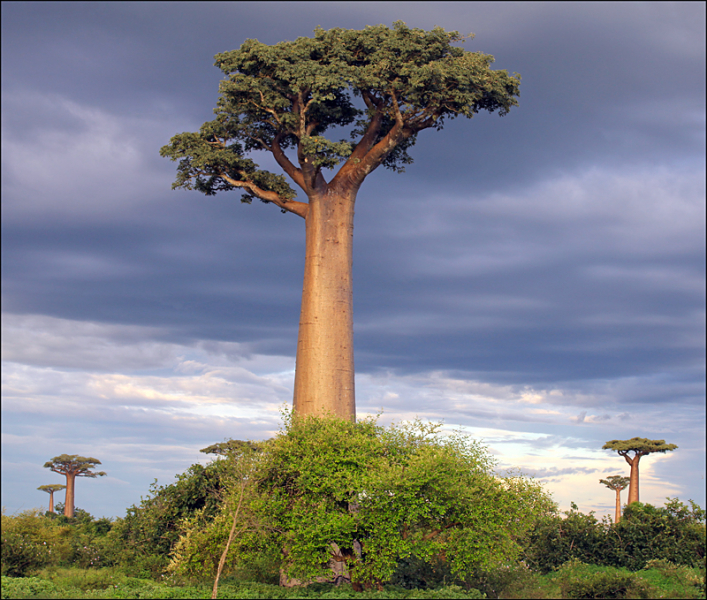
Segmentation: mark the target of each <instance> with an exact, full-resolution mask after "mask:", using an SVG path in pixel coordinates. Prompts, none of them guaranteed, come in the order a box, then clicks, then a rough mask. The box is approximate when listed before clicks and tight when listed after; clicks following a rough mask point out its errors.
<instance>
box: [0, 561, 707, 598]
mask: <svg viewBox="0 0 707 600" xmlns="http://www.w3.org/2000/svg"><path fill="white" fill-rule="evenodd" d="M510 575H511V576H510V577H509V573H508V572H505V573H498V574H487V575H486V576H485V577H483V578H480V579H479V581H478V586H477V587H478V588H479V589H480V590H482V591H479V590H477V589H470V590H465V589H464V588H462V587H460V586H456V585H448V586H443V587H438V588H436V589H427V590H421V589H413V590H410V589H405V588H403V587H400V586H395V585H386V586H384V589H383V590H381V591H378V590H367V591H366V592H364V593H357V592H355V591H354V590H353V589H352V588H351V586H346V585H343V586H340V587H336V586H334V585H330V584H313V585H310V586H309V587H306V588H282V587H279V586H277V585H270V584H265V583H253V582H245V581H239V580H238V579H235V578H229V577H226V578H224V579H223V580H222V582H221V584H220V585H219V594H218V597H219V598H420V599H423V598H430V599H433V598H485V597H488V598H705V586H704V571H700V570H698V569H691V568H688V567H684V566H678V565H674V564H672V563H670V562H668V561H662V560H661V561H651V563H649V565H648V566H647V567H646V568H645V569H643V570H641V571H638V572H631V571H628V570H626V569H616V568H611V567H598V566H595V565H586V564H583V563H580V562H578V561H570V562H568V563H565V565H563V566H562V568H560V569H559V570H557V571H555V572H553V573H549V574H547V575H541V574H539V573H535V572H532V571H530V570H526V569H519V570H515V571H513V572H512V573H510ZM211 585H212V584H211V583H201V584H192V585H181V586H180V585H175V584H174V583H170V582H156V581H153V580H151V579H138V578H135V577H127V576H125V575H123V574H121V573H120V571H118V570H117V569H112V568H104V569H77V568H71V569H45V570H44V571H42V572H40V573H39V576H38V577H17V578H14V577H3V578H2V597H3V598H79V599H80V598H211Z"/></svg>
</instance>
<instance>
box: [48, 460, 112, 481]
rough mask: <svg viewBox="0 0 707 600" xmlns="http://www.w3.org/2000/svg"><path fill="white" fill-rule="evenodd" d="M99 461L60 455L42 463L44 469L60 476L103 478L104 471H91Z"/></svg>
mask: <svg viewBox="0 0 707 600" xmlns="http://www.w3.org/2000/svg"><path fill="white" fill-rule="evenodd" d="M100 464H101V461H100V460H98V459H97V458H91V457H86V456H79V455H78V454H60V455H59V456H55V457H54V458H52V459H51V460H49V461H47V462H45V463H44V468H45V469H49V470H51V471H54V472H55V473H60V474H61V475H75V476H76V477H103V476H104V475H106V473H105V472H104V471H99V472H94V471H91V469H93V468H94V467H95V466H96V465H100Z"/></svg>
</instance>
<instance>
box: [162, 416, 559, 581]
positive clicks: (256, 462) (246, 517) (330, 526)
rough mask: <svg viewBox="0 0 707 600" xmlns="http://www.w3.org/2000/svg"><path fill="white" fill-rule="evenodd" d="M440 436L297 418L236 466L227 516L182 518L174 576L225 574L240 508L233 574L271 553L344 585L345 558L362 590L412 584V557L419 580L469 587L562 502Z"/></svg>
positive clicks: (291, 572) (426, 428) (428, 429)
mask: <svg viewBox="0 0 707 600" xmlns="http://www.w3.org/2000/svg"><path fill="white" fill-rule="evenodd" d="M439 429H440V426H439V425H435V424H425V423H421V422H415V423H412V424H405V425H399V426H391V427H388V428H384V427H380V426H378V425H377V424H376V422H375V420H374V419H366V420H361V421H358V422H356V423H351V422H349V421H345V420H337V419H325V418H306V419H296V418H294V417H287V418H286V422H285V426H284V429H283V431H282V432H281V433H280V434H279V435H278V436H277V437H276V438H274V439H272V440H269V441H268V442H267V443H265V444H262V445H261V446H260V448H259V449H258V450H257V452H256V451H253V452H252V453H250V454H249V453H247V452H245V450H244V451H243V452H242V453H241V454H240V455H239V457H238V459H237V460H235V459H234V460H231V462H230V467H229V468H230V471H231V472H232V473H235V472H237V473H239V475H238V476H236V477H233V478H232V479H231V482H230V483H228V484H226V485H225V487H224V491H225V493H224V498H223V501H222V503H221V505H220V509H221V511H220V514H219V515H217V516H216V517H213V518H207V517H206V511H204V512H203V513H196V512H194V513H192V516H191V517H189V518H185V519H182V520H181V521H180V522H179V527H180V529H181V537H180V540H179V542H178V543H176V544H175V545H174V549H173V551H172V563H171V565H170V571H171V572H174V573H176V574H179V575H181V576H185V577H193V578H199V577H202V578H203V577H206V576H213V574H214V572H215V569H216V565H217V564H218V562H219V559H220V556H221V553H222V551H223V549H224V547H225V545H226V540H227V538H228V534H229V531H230V529H231V526H232V524H233V518H234V515H235V514H236V511H237V510H238V511H240V512H239V513H238V514H239V516H238V520H237V523H236V530H237V532H238V533H237V535H235V538H234V540H233V543H232V545H231V549H230V551H229V556H228V560H227V563H226V570H225V571H224V574H227V573H228V572H232V570H233V569H234V567H236V566H238V565H240V566H246V565H249V564H252V562H253V560H254V559H255V558H256V557H260V558H261V559H262V558H263V557H266V562H268V561H271V562H274V563H275V564H279V565H280V566H281V567H282V568H283V570H284V571H285V573H286V574H287V575H288V576H289V577H293V578H297V579H298V580H300V581H312V580H315V579H316V578H332V571H331V567H330V564H329V561H330V558H331V557H332V553H333V552H335V553H336V556H337V557H338V558H339V559H340V561H339V564H340V565H342V566H343V569H344V572H345V573H348V574H349V575H350V577H351V579H352V580H353V581H355V582H357V583H361V584H369V585H377V584H378V583H380V582H386V581H390V580H391V578H392V579H393V580H394V581H398V582H400V583H403V584H405V585H408V586H411V585H413V584H414V582H413V581H412V580H411V576H412V575H411V570H410V569H409V568H408V569H407V574H405V573H403V572H401V569H402V570H403V571H405V567H404V565H405V564H406V561H408V562H410V561H412V563H415V564H416V565H418V566H419V567H420V569H418V571H420V573H421V577H422V578H421V579H420V578H419V577H418V581H417V584H418V585H420V584H421V585H425V586H429V585H436V584H437V583H439V582H440V581H441V582H445V576H444V575H443V576H442V577H439V574H438V575H434V570H435V569H436V568H438V567H439V569H441V570H440V573H450V574H454V576H455V577H458V578H459V580H460V581H466V578H467V574H468V573H470V572H471V571H472V570H473V569H476V568H479V567H483V566H484V565H487V564H497V563H499V562H512V561H513V560H514V559H515V558H516V557H517V555H518V554H519V552H520V551H521V544H522V542H523V540H524V538H525V536H526V535H527V532H528V530H529V529H530V528H531V526H532V524H533V522H534V520H536V519H537V517H538V516H539V515H540V514H544V513H545V512H547V511H548V510H550V509H551V508H552V506H553V505H552V503H551V501H550V500H549V498H548V496H547V494H546V493H545V492H544V491H543V490H542V489H541V488H540V486H538V485H537V484H535V483H534V482H532V481H531V480H528V479H526V478H524V477H506V478H502V477H497V476H496V475H495V474H494V473H493V463H492V460H491V456H490V454H489V453H488V451H487V450H486V449H485V448H484V447H483V446H481V445H479V444H478V443H477V442H474V441H473V440H470V439H469V438H467V437H465V436H462V435H450V436H447V435H442V434H441V433H440V431H439ZM227 460H230V459H226V460H223V461H221V462H226V461H227ZM238 507H240V508H238ZM359 544H360V545H359ZM283 556H284V558H283ZM441 556H444V557H445V558H444V559H443V562H444V563H445V564H444V565H441V564H438V563H439V560H440V557H441ZM413 557H414V558H413ZM423 565H424V566H423ZM423 571H424V572H423ZM396 572H397V573H398V575H397V576H396ZM446 581H447V582H449V579H447V580H446Z"/></svg>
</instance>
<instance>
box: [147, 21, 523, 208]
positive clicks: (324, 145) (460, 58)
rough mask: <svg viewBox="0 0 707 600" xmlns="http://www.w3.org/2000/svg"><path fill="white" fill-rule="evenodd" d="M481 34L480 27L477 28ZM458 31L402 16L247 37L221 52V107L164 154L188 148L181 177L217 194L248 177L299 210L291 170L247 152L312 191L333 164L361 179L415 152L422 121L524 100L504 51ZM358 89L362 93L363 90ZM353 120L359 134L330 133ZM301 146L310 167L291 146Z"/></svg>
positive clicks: (253, 187) (259, 193)
mask: <svg viewBox="0 0 707 600" xmlns="http://www.w3.org/2000/svg"><path fill="white" fill-rule="evenodd" d="M469 37H471V36H469ZM464 39H465V38H464V36H461V35H460V34H459V33H458V32H456V31H452V32H446V31H445V30H444V29H442V28H441V27H435V28H434V29H433V30H431V31H424V30H422V29H413V28H409V27H408V26H407V25H405V23H403V22H402V21H397V22H396V23H395V24H394V26H393V28H392V29H390V28H388V27H385V26H383V25H377V26H374V27H370V26H369V27H366V28H365V29H363V30H350V29H341V28H335V29H331V30H328V31H325V30H323V29H321V28H317V29H316V30H315V34H314V37H312V38H306V37H300V38H297V39H296V40H295V41H291V42H290V41H287V42H280V43H278V44H275V45H272V46H269V45H267V44H263V43H261V42H259V41H258V40H253V39H251V40H246V41H245V42H244V43H243V44H242V45H241V47H240V48H239V49H238V50H232V51H230V52H224V53H221V54H217V55H216V57H215V58H216V63H215V64H216V66H217V67H219V68H220V69H221V70H222V71H223V72H224V74H225V75H226V76H227V79H226V80H224V81H222V82H221V85H220V98H219V100H218V106H217V108H216V109H215V111H214V112H215V113H216V119H215V120H213V121H210V122H208V123H205V124H204V125H203V126H202V127H201V129H200V131H199V132H198V133H181V134H179V135H176V136H174V137H173V138H172V140H171V142H170V144H169V145H166V146H164V147H163V148H162V149H161V150H160V154H161V155H162V156H165V157H169V158H171V159H172V160H175V161H176V160H178V161H179V166H178V173H177V179H176V181H175V183H174V184H173V188H179V187H181V188H185V189H196V190H198V191H201V192H203V193H205V194H207V195H212V194H215V193H216V192H218V191H221V190H231V189H235V188H240V189H241V190H242V191H243V193H244V195H243V198H242V200H243V201H244V202H251V201H252V199H253V198H255V197H258V198H260V199H261V200H263V201H265V202H275V203H276V204H278V206H280V207H281V208H283V207H284V208H283V212H284V211H285V210H289V208H288V207H287V202H289V201H291V200H292V199H293V198H294V197H295V191H294V190H293V189H292V188H291V187H290V185H289V184H288V182H287V181H286V180H285V178H284V177H283V176H282V175H277V174H273V173H270V172H268V171H265V170H262V169H260V168H259V167H258V165H256V164H255V163H254V162H253V161H252V160H251V159H250V158H247V157H246V154H247V153H249V152H251V151H253V150H266V151H269V152H271V153H272V154H273V155H274V157H275V159H276V160H277V162H278V164H279V166H280V167H281V168H283V170H284V171H285V172H286V173H287V174H288V175H289V176H290V178H291V179H292V180H293V181H295V183H297V185H299V186H300V187H301V188H302V189H303V190H304V191H305V192H306V193H307V194H310V193H312V192H313V191H314V189H315V187H317V186H321V183H322V181H323V179H322V178H321V170H322V169H331V168H334V167H336V166H337V165H339V164H341V163H344V167H342V170H341V171H340V174H342V176H343V174H344V172H345V175H346V177H347V178H348V179H349V180H350V181H356V182H357V183H356V185H360V183H361V182H362V181H363V179H364V178H365V177H366V175H367V174H368V173H370V172H371V171H372V170H374V169H375V168H377V167H378V166H380V165H381V164H382V165H383V166H384V167H386V168H389V169H393V170H395V171H402V170H404V165H406V164H409V163H411V162H412V158H411V157H410V156H409V154H408V149H409V148H410V147H411V146H412V145H414V143H415V140H416V138H417V134H418V133H419V132H420V131H422V130H423V129H427V128H432V127H434V128H435V129H441V128H442V126H443V123H444V121H445V119H453V118H455V117H457V116H464V117H467V118H471V117H473V115H474V114H476V113H478V112H479V111H481V110H486V111H489V112H494V111H498V112H499V114H500V115H505V114H506V113H508V111H509V110H510V108H511V107H512V106H516V105H517V104H518V102H517V100H516V98H517V96H518V95H519V91H518V90H519V85H520V76H518V75H517V74H514V75H513V76H509V75H508V73H507V72H506V71H504V70H497V71H493V70H491V69H490V65H491V63H492V62H493V57H492V56H490V55H487V54H483V53H481V52H465V51H464V50H463V49H462V48H459V47H456V46H454V45H453V44H454V43H457V42H462V41H464ZM355 98H359V99H360V101H359V102H355ZM345 126H351V129H350V132H349V139H340V140H338V141H335V140H331V139H329V138H327V137H326V136H325V135H324V134H325V133H327V132H328V131H329V130H331V129H332V128H336V127H345ZM288 148H293V149H295V151H296V154H297V162H298V164H299V167H295V166H294V164H293V163H292V162H290V158H288V157H287V156H286V155H285V150H287V149H288Z"/></svg>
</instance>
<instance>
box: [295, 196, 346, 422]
mask: <svg viewBox="0 0 707 600" xmlns="http://www.w3.org/2000/svg"><path fill="white" fill-rule="evenodd" d="M355 199H356V195H355V193H350V194H342V195H336V194H334V193H333V192H331V191H330V192H328V193H327V194H325V195H322V196H313V197H311V198H310V199H309V211H308V213H307V217H306V231H307V242H306V258H305V266H304V285H303V288H302V310H301V313H300V324H299V336H298V340H297V367H296V371H295V392H294V401H293V408H294V412H295V414H297V415H300V416H307V415H317V416H323V415H326V414H330V415H333V416H336V417H338V418H343V419H349V420H351V421H355V420H356V403H355V393H354V356H353V283H352V276H351V266H352V250H353V218H354V202H355Z"/></svg>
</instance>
